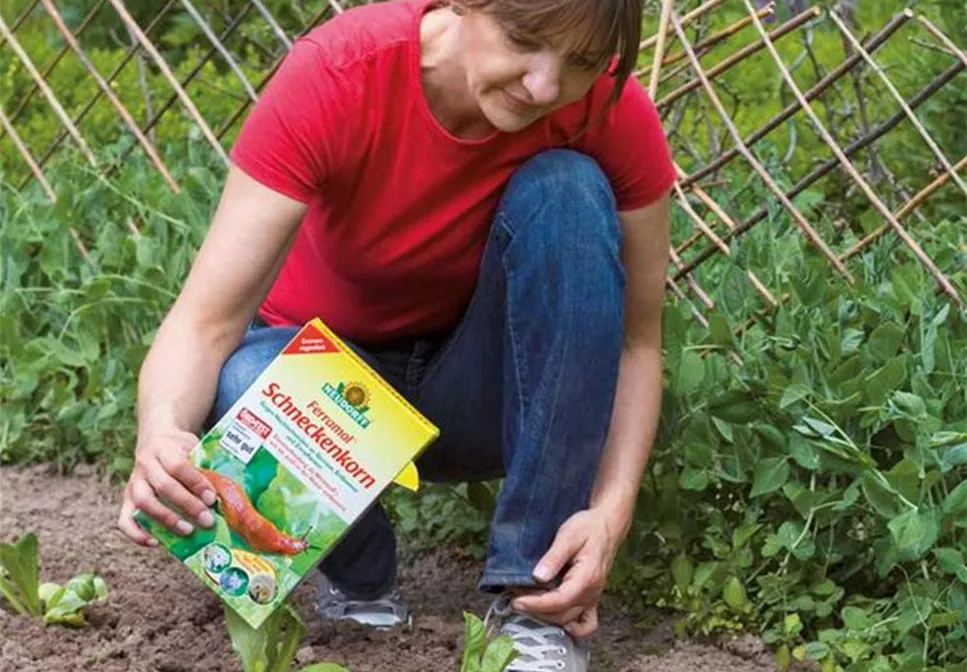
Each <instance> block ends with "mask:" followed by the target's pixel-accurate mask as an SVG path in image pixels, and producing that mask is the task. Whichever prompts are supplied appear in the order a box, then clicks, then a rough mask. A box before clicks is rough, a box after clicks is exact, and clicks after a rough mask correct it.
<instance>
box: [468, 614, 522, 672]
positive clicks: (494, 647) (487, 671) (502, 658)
mask: <svg viewBox="0 0 967 672" xmlns="http://www.w3.org/2000/svg"><path fill="white" fill-rule="evenodd" d="M463 622H464V646H463V663H462V664H461V665H460V672H503V671H504V670H506V669H507V666H508V665H510V663H511V662H512V661H513V660H514V658H516V657H517V651H515V650H514V642H513V640H511V638H510V637H508V636H507V635H501V636H500V637H494V638H493V639H489V638H488V633H487V627H486V626H485V625H484V622H483V621H481V620H480V619H479V618H477V617H476V616H474V615H473V614H471V613H469V612H466V611H465V612H463Z"/></svg>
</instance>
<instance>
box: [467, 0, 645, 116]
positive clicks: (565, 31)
mask: <svg viewBox="0 0 967 672" xmlns="http://www.w3.org/2000/svg"><path fill="white" fill-rule="evenodd" d="M642 3H643V0H456V1H455V2H453V4H454V5H457V6H461V7H466V8H467V9H474V10H482V11H485V12H487V13H488V14H490V15H491V16H492V17H494V19H496V20H497V22H498V23H500V24H501V25H503V26H507V27H511V28H513V29H514V30H517V31H520V32H521V33H523V34H525V35H530V36H537V37H541V38H545V39H554V38H558V37H563V36H569V35H574V34H577V33H579V31H585V33H586V35H585V37H584V39H583V40H582V41H581V42H580V43H579V44H578V45H577V47H578V48H579V49H582V50H588V51H590V52H592V53H596V54H600V55H601V57H602V58H605V59H607V61H605V62H607V63H610V59H611V56H612V55H613V54H618V63H617V66H616V67H614V68H613V69H610V68H609V71H610V72H611V76H612V77H614V79H615V87H614V91H613V93H612V96H611V101H612V102H614V101H615V100H617V99H618V97H619V96H620V95H621V91H622V89H623V88H624V85H625V82H627V81H628V78H629V77H630V76H631V73H632V71H633V70H634V68H635V62H636V60H637V58H638V43H639V42H640V41H641V14H642V9H643V8H642Z"/></svg>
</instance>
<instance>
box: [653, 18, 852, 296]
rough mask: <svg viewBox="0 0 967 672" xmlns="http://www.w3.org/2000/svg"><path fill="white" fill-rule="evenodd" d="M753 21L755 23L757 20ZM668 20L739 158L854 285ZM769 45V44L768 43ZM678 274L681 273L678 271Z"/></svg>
mask: <svg viewBox="0 0 967 672" xmlns="http://www.w3.org/2000/svg"><path fill="white" fill-rule="evenodd" d="M756 20H757V21H758V19H756ZM671 21H672V25H673V26H674V27H675V32H676V33H677V34H678V39H679V41H681V43H682V46H683V47H684V48H685V50H686V51H687V52H688V58H689V61H691V63H692V68H693V69H694V70H695V74H696V75H698V78H699V79H700V80H701V85H702V87H703V88H704V89H705V92H706V93H707V94H708V97H709V100H710V101H711V103H712V105H713V106H714V107H715V109H716V111H717V112H718V113H719V116H720V117H721V118H722V122H723V123H724V124H725V126H726V128H728V131H729V134H730V135H731V136H732V140H733V141H734V142H735V144H736V146H737V147H739V151H740V152H741V153H742V156H743V157H745V159H746V161H748V162H749V165H750V166H752V169H753V170H755V172H756V173H757V174H758V175H759V177H760V178H761V179H762V181H763V182H765V184H766V186H767V187H768V188H769V190H770V191H772V193H774V194H775V195H776V197H777V198H778V199H779V201H780V202H781V203H782V205H783V206H784V207H785V208H786V210H787V211H788V212H789V214H791V215H792V217H793V220H794V221H795V222H796V224H797V226H799V228H800V229H801V230H802V231H803V233H804V234H805V235H806V237H807V238H808V239H809V240H810V241H811V242H812V243H813V245H815V246H816V248H817V249H819V250H820V252H822V253H823V255H824V256H825V257H826V258H827V259H828V260H829V262H830V263H831V264H832V265H833V267H834V268H835V269H836V270H837V271H839V272H840V274H841V275H842V276H843V277H844V278H846V280H847V282H849V283H850V284H853V282H854V279H853V275H852V274H851V273H850V272H849V270H848V269H847V268H846V266H844V265H843V263H842V262H841V261H840V260H839V259H838V258H837V257H836V255H835V254H833V251H832V250H830V249H829V246H828V245H826V241H824V240H823V239H822V237H820V235H819V234H818V233H816V230H815V229H813V227H812V225H810V223H809V222H808V221H806V218H805V217H803V215H802V213H801V212H799V210H798V209H797V208H796V206H795V205H793V204H792V201H790V200H789V198H787V197H786V195H785V194H784V193H783V192H782V189H780V188H779V185H777V184H776V182H775V180H773V179H772V176H771V175H769V172H768V171H767V170H766V169H765V168H764V167H763V166H762V164H760V163H759V161H758V160H757V159H756V158H755V156H753V154H752V152H751V151H750V150H749V148H748V147H746V146H745V144H744V143H743V142H742V136H741V135H740V134H739V131H738V129H737V128H736V127H735V124H734V123H732V120H731V119H730V118H729V115H728V112H727V111H726V109H725V106H724V105H722V101H721V100H719V97H718V95H717V94H716V93H715V89H713V88H712V84H711V82H710V81H709V78H708V77H707V76H706V74H705V71H704V70H702V65H701V63H699V62H698V58H696V56H695V52H694V51H692V48H691V46H690V45H689V44H688V39H687V37H686V36H685V31H684V30H683V29H682V26H681V23H680V22H679V20H678V17H676V16H675V15H674V14H673V15H672V19H671ZM769 44H771V42H770V43H769ZM679 273H681V270H680V271H679ZM676 277H678V276H676Z"/></svg>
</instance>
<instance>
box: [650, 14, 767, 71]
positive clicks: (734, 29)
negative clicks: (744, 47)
mask: <svg viewBox="0 0 967 672" xmlns="http://www.w3.org/2000/svg"><path fill="white" fill-rule="evenodd" d="M775 11H776V3H775V2H769V3H768V4H766V5H765V6H764V7H763V8H762V9H760V10H759V15H760V16H761V17H766V16H771V15H772V14H774V13H775ZM750 23H752V19H750V18H749V17H748V16H745V17H742V18H741V19H739V20H738V21H736V22H734V23H732V24H731V25H729V26H726V27H725V28H723V29H722V30H720V31H718V32H717V33H713V34H712V35H709V36H708V37H706V38H705V39H704V40H701V41H699V42H696V43H695V44H693V45H692V49H694V50H695V52H696V53H699V54H702V53H706V52H708V51H709V50H711V48H712V47H714V46H715V45H717V44H718V43H719V42H722V41H724V40H727V39H728V38H730V37H732V36H733V35H735V34H736V33H738V32H739V31H741V30H742V29H743V28H745V27H746V26H748V25H749V24H750ZM687 59H688V57H687V56H686V55H685V52H684V51H679V52H677V53H674V54H672V55H670V56H666V57H665V58H664V59H663V60H662V62H661V67H662V68H664V67H665V66H666V65H672V64H674V63H678V62H679V61H684V60H687ZM652 69H653V66H651V65H646V66H645V67H643V68H642V69H641V70H638V71H637V72H635V73H634V75H635V77H641V76H643V75H646V74H648V73H649V72H651V70H652Z"/></svg>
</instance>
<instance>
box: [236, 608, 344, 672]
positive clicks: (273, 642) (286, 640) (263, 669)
mask: <svg viewBox="0 0 967 672" xmlns="http://www.w3.org/2000/svg"><path fill="white" fill-rule="evenodd" d="M225 625H226V627H227V628H228V635H229V637H231V639H232V648H233V649H235V652H236V653H237V654H238V656H239V658H241V659H242V669H243V670H244V671H245V672H289V670H291V669H292V663H293V661H294V660H295V654H296V651H298V650H299V643H300V642H301V641H302V638H303V637H304V636H305V634H306V624H305V623H304V622H303V620H302V618H300V617H299V613H298V612H297V611H296V610H295V609H294V608H293V607H292V605H290V604H289V603H288V602H286V603H285V604H283V605H282V606H281V607H279V608H278V609H277V610H276V611H275V613H273V614H272V615H271V616H269V617H268V618H267V619H265V622H264V623H262V625H261V627H259V628H253V627H252V626H250V625H249V624H248V623H246V622H245V621H244V620H242V618H241V617H240V616H238V615H237V614H236V613H235V612H234V611H232V610H231V609H230V608H229V607H225ZM299 672H349V670H347V669H346V668H345V667H342V666H341V665H336V664H335V663H313V664H312V665H309V666H308V667H303V668H301V669H300V671H299Z"/></svg>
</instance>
